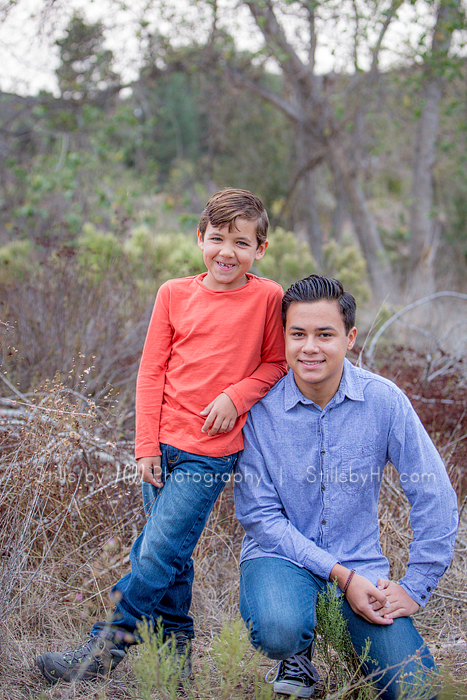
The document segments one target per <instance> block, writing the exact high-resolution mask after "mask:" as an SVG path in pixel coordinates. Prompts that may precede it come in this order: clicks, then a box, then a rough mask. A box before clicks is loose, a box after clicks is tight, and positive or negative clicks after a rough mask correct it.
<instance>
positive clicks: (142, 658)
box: [133, 622, 184, 700]
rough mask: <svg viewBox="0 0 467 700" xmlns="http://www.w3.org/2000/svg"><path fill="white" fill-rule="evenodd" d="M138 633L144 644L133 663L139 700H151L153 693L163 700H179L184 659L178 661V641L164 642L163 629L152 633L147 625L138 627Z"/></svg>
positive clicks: (168, 640) (159, 627) (158, 628)
mask: <svg viewBox="0 0 467 700" xmlns="http://www.w3.org/2000/svg"><path fill="white" fill-rule="evenodd" d="M138 632H139V634H140V636H141V639H142V641H143V642H144V645H143V646H141V647H140V648H139V656H138V657H137V658H136V659H135V660H134V662H133V669H134V671H135V674H136V677H137V678H138V681H139V683H138V685H139V689H138V697H142V698H143V700H151V698H152V695H153V693H154V692H155V691H158V693H159V695H160V697H161V698H163V699H164V700H176V698H177V695H178V690H179V687H180V684H181V680H180V674H181V668H182V667H183V661H184V659H183V658H181V659H180V658H179V657H177V650H176V645H175V640H174V639H167V640H165V641H164V633H163V629H162V625H158V626H157V628H156V630H155V631H153V630H152V629H151V628H150V627H149V625H148V623H147V622H145V623H142V624H141V625H139V627H138Z"/></svg>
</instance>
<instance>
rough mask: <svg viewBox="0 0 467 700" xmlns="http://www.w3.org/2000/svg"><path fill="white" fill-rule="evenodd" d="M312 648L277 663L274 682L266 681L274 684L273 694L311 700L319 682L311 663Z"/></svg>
mask: <svg viewBox="0 0 467 700" xmlns="http://www.w3.org/2000/svg"><path fill="white" fill-rule="evenodd" d="M313 648H314V645H313V644H310V646H309V647H308V649H305V650H304V651H301V652H300V653H299V654H294V655H293V656H289V658H288V659H284V660H283V661H280V662H279V664H278V670H277V675H276V677H275V679H274V681H268V682H269V683H274V692H275V693H282V695H295V697H297V698H311V696H312V695H313V693H314V692H315V685H316V683H317V682H318V681H319V675H318V671H317V670H316V668H315V667H314V666H313V664H312V663H311V658H312V656H313ZM274 668H277V666H275V667H274ZM273 670H274V669H271V671H273ZM268 675H269V674H268ZM266 680H267V676H266Z"/></svg>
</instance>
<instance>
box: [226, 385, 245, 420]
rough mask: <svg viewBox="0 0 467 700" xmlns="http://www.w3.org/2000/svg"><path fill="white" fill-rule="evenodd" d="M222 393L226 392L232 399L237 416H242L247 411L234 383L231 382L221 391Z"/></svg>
mask: <svg viewBox="0 0 467 700" xmlns="http://www.w3.org/2000/svg"><path fill="white" fill-rule="evenodd" d="M222 393H223V394H227V396H228V397H229V399H230V400H231V401H232V403H233V405H234V406H235V408H236V410H237V417H238V416H242V415H243V414H244V413H246V412H247V410H248V409H247V408H246V406H245V402H244V400H243V397H242V396H240V394H239V393H238V391H236V390H235V388H234V385H233V384H232V385H231V386H229V387H228V388H227V389H224V391H223V392H222Z"/></svg>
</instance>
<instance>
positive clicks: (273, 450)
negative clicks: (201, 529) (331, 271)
mask: <svg viewBox="0 0 467 700" xmlns="http://www.w3.org/2000/svg"><path fill="white" fill-rule="evenodd" d="M282 309H283V312H282V313H283V322H284V330H285V349H286V358H287V362H288V365H289V367H290V371H289V373H288V374H287V376H286V377H284V378H283V379H281V381H279V382H278V383H277V384H276V386H275V387H274V388H273V389H272V390H271V391H270V392H269V393H268V395H267V396H266V397H265V398H264V399H263V400H261V401H259V402H258V403H257V404H256V405H255V406H254V407H253V408H252V410H251V412H250V415H249V416H248V420H247V423H246V425H245V429H244V440H245V448H244V450H243V452H242V455H241V457H240V459H239V460H238V465H237V468H236V474H235V506H236V511H237V517H238V519H239V521H240V523H241V525H242V526H243V528H244V530H245V533H246V534H245V538H244V541H243V547H242V555H241V567H240V569H241V573H240V612H241V614H242V616H243V618H244V620H245V622H246V624H247V625H248V627H249V631H250V636H251V641H252V643H253V645H254V646H255V647H258V648H261V650H262V651H263V652H264V653H265V654H267V655H268V656H269V657H270V658H272V659H277V660H278V661H279V662H280V663H279V664H278V672H277V676H276V679H275V681H274V691H275V692H276V693H282V694H284V695H294V696H296V697H299V698H309V697H311V695H313V693H314V686H315V683H316V680H317V676H316V671H315V669H314V667H313V666H312V664H311V659H312V655H313V643H314V634H315V626H316V601H317V597H318V594H319V592H320V591H322V590H323V589H325V588H326V585H327V583H328V582H330V581H336V580H337V585H338V586H339V588H340V591H341V592H342V594H343V597H344V600H343V604H342V612H343V615H344V618H345V620H346V622H347V627H348V630H349V633H350V637H351V640H352V644H353V646H354V649H355V651H356V652H357V653H358V654H362V652H363V650H364V648H365V644H366V642H367V640H369V641H370V649H369V655H368V658H367V660H366V661H365V664H364V668H365V670H366V671H367V672H368V673H369V674H370V673H371V674H373V675H372V680H373V682H374V683H375V685H376V687H377V688H378V691H379V694H378V698H381V699H382V700H394V699H395V698H397V697H399V695H400V694H401V691H402V688H403V686H404V685H405V691H406V694H405V695H404V697H405V698H407V697H422V695H421V694H418V692H417V691H416V690H415V689H414V688H413V686H412V684H415V685H416V684H417V683H418V682H426V683H427V684H428V685H431V681H432V680H433V679H432V678H431V676H432V675H433V672H434V670H435V664H434V661H433V657H432V656H431V654H430V652H429V650H428V648H427V646H426V645H425V643H424V641H423V639H422V638H421V636H420V634H419V633H418V632H417V630H416V628H415V626H414V624H413V622H412V618H411V615H413V613H415V612H416V611H417V610H418V608H419V606H424V605H426V603H427V601H428V599H429V597H430V595H431V593H432V592H433V591H434V590H435V588H436V586H437V584H438V581H439V579H440V577H441V576H442V575H443V573H444V572H445V570H446V568H447V567H448V565H449V563H450V561H451V558H452V555H453V551H454V541H455V537H456V530H457V498H456V494H455V493H454V490H453V488H452V486H451V484H450V482H449V478H448V475H447V473H446V469H445V468H444V465H443V462H442V461H441V458H440V456H439V454H438V452H437V451H436V449H435V447H434V445H433V443H432V441H431V440H430V438H429V436H428V434H427V433H426V431H425V429H424V428H423V426H422V424H421V422H420V420H419V418H418V416H417V414H416V413H415V411H414V409H413V408H412V406H411V404H410V402H409V400H408V399H407V397H406V396H405V395H404V394H403V392H402V391H401V390H400V389H398V387H397V386H396V385H395V384H393V383H392V382H390V381H388V380H387V379H384V378H383V377H380V376H378V375H375V374H372V373H371V372H368V371H366V370H363V369H359V368H357V367H354V366H353V365H352V364H351V363H350V362H349V361H348V360H347V359H346V358H345V355H346V352H347V350H350V349H351V348H352V347H353V345H354V343H355V338H356V335H357V329H356V328H355V299H354V298H353V296H352V295H351V294H349V293H348V292H344V290H343V288H342V285H341V284H340V282H338V281H337V280H334V279H329V278H326V277H320V276H318V275H311V276H310V277H308V278H306V279H304V280H300V281H299V282H296V283H295V284H293V285H292V286H291V287H290V289H288V290H287V291H286V292H285V294H284V299H283V305H282ZM387 462H392V464H393V465H394V466H395V467H396V469H397V470H398V472H399V478H400V481H401V484H402V487H403V489H404V491H405V494H406V496H407V498H408V500H409V502H410V504H411V513H410V522H411V527H412V530H413V542H412V543H411V545H410V551H409V561H408V566H407V571H406V573H405V575H404V576H403V578H402V579H401V580H400V581H399V582H397V583H396V582H395V581H388V580H387V577H388V573H389V564H388V561H387V559H386V558H385V556H384V555H383V552H382V550H381V546H380V542H379V527H378V499H379V492H380V488H381V480H382V477H383V471H384V467H385V465H386V464H387ZM435 685H436V683H435ZM434 695H436V689H432V691H431V692H430V690H427V691H426V693H425V694H423V697H424V698H426V699H427V700H428V698H432V697H433V696H434Z"/></svg>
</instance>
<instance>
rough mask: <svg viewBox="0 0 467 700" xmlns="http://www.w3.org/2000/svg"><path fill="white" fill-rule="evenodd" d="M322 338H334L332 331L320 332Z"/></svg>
mask: <svg viewBox="0 0 467 700" xmlns="http://www.w3.org/2000/svg"><path fill="white" fill-rule="evenodd" d="M319 337H320V338H332V335H331V333H320V334H319Z"/></svg>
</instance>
